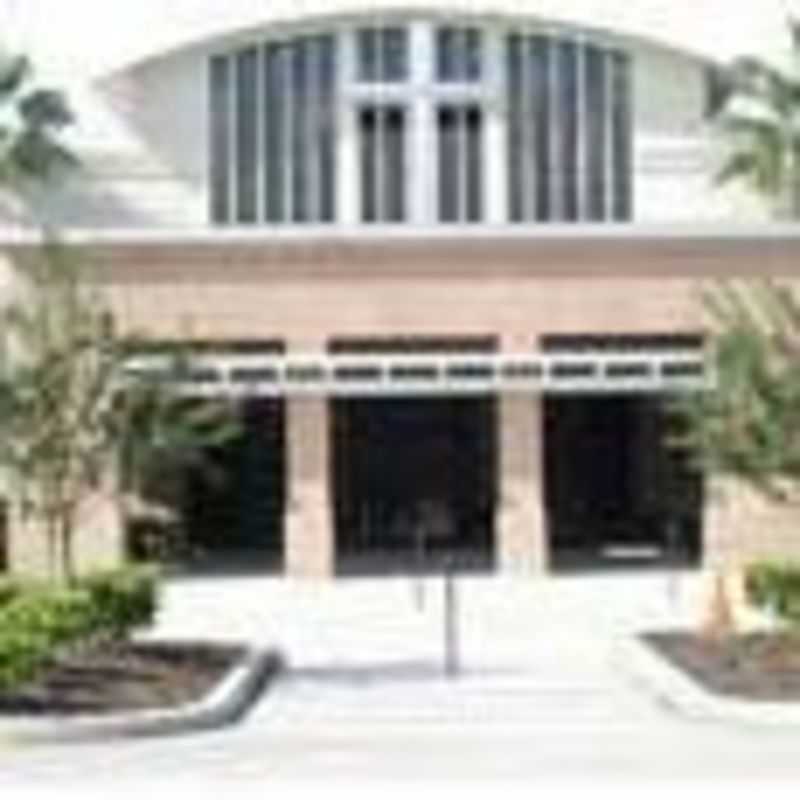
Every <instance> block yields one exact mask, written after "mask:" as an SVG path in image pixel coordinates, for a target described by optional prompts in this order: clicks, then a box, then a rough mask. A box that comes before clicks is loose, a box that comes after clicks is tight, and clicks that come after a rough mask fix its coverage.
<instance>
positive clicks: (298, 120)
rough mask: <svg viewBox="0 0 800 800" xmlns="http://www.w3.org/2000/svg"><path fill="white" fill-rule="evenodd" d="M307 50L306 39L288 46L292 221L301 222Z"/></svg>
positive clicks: (306, 172)
mask: <svg viewBox="0 0 800 800" xmlns="http://www.w3.org/2000/svg"><path fill="white" fill-rule="evenodd" d="M309 56H310V53H309V47H308V42H307V40H305V39H298V40H297V41H296V42H295V43H294V44H293V46H292V73H291V80H292V84H291V97H292V122H291V131H292V141H291V164H292V215H291V218H292V221H293V222H305V221H306V220H307V219H308V218H309V216H310V215H309V208H308V201H309V193H308V191H307V190H308V179H309V176H310V174H311V171H310V167H311V164H310V163H309V161H310V158H311V142H310V140H309V128H308V116H309V100H310V98H309V94H310V91H309V90H310V86H309V83H310V80H309V78H310V75H309V72H310V70H309V66H310V64H309V61H310V58H309Z"/></svg>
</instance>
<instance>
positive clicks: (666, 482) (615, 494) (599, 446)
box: [544, 395, 703, 568]
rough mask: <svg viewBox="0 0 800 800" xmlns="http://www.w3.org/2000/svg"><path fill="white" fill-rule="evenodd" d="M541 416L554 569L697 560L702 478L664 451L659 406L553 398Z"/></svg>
mask: <svg viewBox="0 0 800 800" xmlns="http://www.w3.org/2000/svg"><path fill="white" fill-rule="evenodd" d="M544 410H545V413H544V428H545V431H544V432H545V470H546V472H545V475H546V478H545V502H546V508H547V519H548V527H549V537H550V547H551V553H552V560H553V563H554V565H555V566H556V567H557V568H558V567H563V568H570V567H576V568H582V567H591V566H604V567H609V566H613V565H618V566H623V567H631V566H634V565H653V564H660V565H663V564H665V563H668V564H682V565H690V564H696V563H697V562H698V561H699V559H700V557H701V540H702V535H701V527H702V505H703V498H702V494H703V486H702V478H701V476H700V475H699V473H698V472H697V471H696V470H694V469H693V468H692V467H691V464H690V459H689V456H688V454H687V453H686V452H681V451H678V450H676V449H675V448H674V446H669V445H668V440H669V438H670V436H671V435H672V436H674V434H675V429H674V426H675V424H676V423H675V419H674V417H673V416H672V415H670V414H669V413H668V410H667V407H666V404H665V401H664V399H663V398H662V397H660V396H655V395H611V396H607V395H591V396H588V395H587V396H583V395H578V396H553V397H549V398H546V399H545V404H544Z"/></svg>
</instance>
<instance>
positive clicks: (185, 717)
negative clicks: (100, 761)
mask: <svg viewBox="0 0 800 800" xmlns="http://www.w3.org/2000/svg"><path fill="white" fill-rule="evenodd" d="M284 666H285V662H284V659H283V658H282V656H281V655H280V653H278V652H277V651H276V650H248V651H247V652H246V653H245V654H244V656H243V657H242V658H241V659H240V660H239V661H238V663H237V664H236V665H234V666H233V667H231V669H230V670H229V671H228V673H227V674H226V675H225V677H223V678H222V679H221V680H220V681H219V683H218V684H217V685H216V686H215V687H214V688H213V689H212V690H211V691H210V692H209V693H208V694H207V695H206V696H205V697H203V698H201V699H200V700H195V701H193V702H191V703H186V704H184V705H182V706H177V707H173V708H167V709H160V708H157V709H146V710H144V711H131V712H126V713H121V714H113V715H109V714H103V715H87V716H80V717H72V718H65V717H58V718H56V717H45V718H41V717H40V718H37V719H21V720H9V721H8V722H0V739H2V740H3V741H5V742H7V743H11V744H77V743H81V742H83V743H87V742H93V741H98V740H103V739H111V738H137V737H149V736H175V735H178V734H182V733H192V732H197V731H205V730H213V729H215V728H222V727H226V726H228V725H232V724H234V723H236V722H238V721H239V720H240V719H242V717H244V715H245V714H246V713H247V711H248V710H249V709H250V707H251V706H252V704H253V703H254V701H255V700H256V698H257V697H258V696H259V695H260V694H261V692H262V691H263V690H264V688H265V686H266V685H267V684H268V682H269V681H270V680H271V679H272V678H274V677H275V676H276V675H277V674H278V673H279V672H280V671H281V670H282V669H283V668H284Z"/></svg>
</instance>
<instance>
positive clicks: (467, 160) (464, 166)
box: [437, 106, 483, 222]
mask: <svg viewBox="0 0 800 800" xmlns="http://www.w3.org/2000/svg"><path fill="white" fill-rule="evenodd" d="M437 126H438V139H439V220H440V221H441V222H479V221H480V220H481V219H482V218H483V115H482V112H481V110H480V109H479V108H477V107H475V106H443V107H441V108H440V109H439V112H438V117H437Z"/></svg>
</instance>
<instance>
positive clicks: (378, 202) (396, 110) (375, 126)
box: [359, 106, 406, 222]
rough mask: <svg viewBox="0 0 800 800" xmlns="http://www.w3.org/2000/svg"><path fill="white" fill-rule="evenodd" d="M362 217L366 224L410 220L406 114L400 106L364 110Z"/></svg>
mask: <svg viewBox="0 0 800 800" xmlns="http://www.w3.org/2000/svg"><path fill="white" fill-rule="evenodd" d="M359 135H360V141H361V218H362V220H363V221H364V222H403V221H404V220H405V219H406V174H405V173H406V112H405V109H403V108H402V107H400V106H375V107H369V108H363V109H362V110H361V112H360V113H359Z"/></svg>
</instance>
